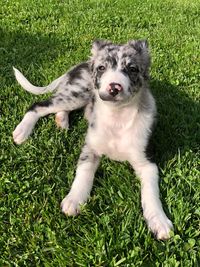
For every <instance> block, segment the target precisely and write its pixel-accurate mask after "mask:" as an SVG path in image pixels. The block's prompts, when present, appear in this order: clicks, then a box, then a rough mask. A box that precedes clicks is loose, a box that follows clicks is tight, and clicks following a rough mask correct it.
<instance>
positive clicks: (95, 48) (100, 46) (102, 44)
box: [91, 40, 112, 56]
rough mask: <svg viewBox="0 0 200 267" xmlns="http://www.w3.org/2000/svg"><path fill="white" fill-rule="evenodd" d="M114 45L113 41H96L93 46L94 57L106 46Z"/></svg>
mask: <svg viewBox="0 0 200 267" xmlns="http://www.w3.org/2000/svg"><path fill="white" fill-rule="evenodd" d="M110 44H112V42H111V41H106V40H95V41H94V42H93V44H92V49H91V52H92V55H93V56H95V55H96V54H97V52H98V51H99V50H101V49H103V48H104V47H105V46H107V45H110Z"/></svg>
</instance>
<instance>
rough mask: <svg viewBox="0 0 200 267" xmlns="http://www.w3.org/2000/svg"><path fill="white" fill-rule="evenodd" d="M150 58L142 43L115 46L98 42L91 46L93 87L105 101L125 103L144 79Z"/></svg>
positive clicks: (144, 44)
mask: <svg viewBox="0 0 200 267" xmlns="http://www.w3.org/2000/svg"><path fill="white" fill-rule="evenodd" d="M149 66H150V55H149V51H148V45H147V42H146V41H143V40H138V41H130V42H128V43H127V44H125V45H115V44H113V43H111V42H109V41H102V40H98V41H95V42H94V43H93V46H92V56H91V69H92V74H93V80H94V86H95V88H96V89H97V90H98V93H99V97H100V98H101V99H102V100H105V101H112V102H119V101H120V102H121V101H126V100H129V99H130V98H131V97H134V96H135V94H136V93H137V92H138V91H139V90H140V88H142V87H143V86H144V83H145V82H146V81H147V80H148V76H149V75H148V74H149Z"/></svg>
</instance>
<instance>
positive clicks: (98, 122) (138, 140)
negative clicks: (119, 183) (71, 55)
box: [13, 40, 172, 239]
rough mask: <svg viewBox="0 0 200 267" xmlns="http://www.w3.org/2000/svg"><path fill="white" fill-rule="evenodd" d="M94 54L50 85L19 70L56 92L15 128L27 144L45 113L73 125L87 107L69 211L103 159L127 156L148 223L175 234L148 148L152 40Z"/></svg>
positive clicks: (100, 44) (103, 45) (98, 45)
mask: <svg viewBox="0 0 200 267" xmlns="http://www.w3.org/2000/svg"><path fill="white" fill-rule="evenodd" d="M91 52H92V55H91V58H90V59H89V60H88V61H87V62H84V63H81V64H79V65H77V66H75V67H74V68H72V69H71V70H70V71H69V72H68V73H66V74H64V75H62V76H61V77H59V78H58V79H56V80H55V81H53V82H52V83H51V84H49V85H48V86H46V87H37V86H34V85H32V84H31V83H30V82H29V81H28V80H27V79H26V78H25V77H24V76H23V75H22V73H21V72H19V71H18V70H17V69H15V68H14V71H15V76H16V79H17V80H18V82H19V83H20V84H21V85H22V87H23V88H24V89H26V90H27V91H29V92H32V93H34V94H44V93H46V92H53V96H52V97H51V98H50V99H48V100H45V101H43V102H39V103H36V104H34V105H33V106H32V107H31V108H30V109H29V110H28V112H27V113H26V114H25V116H24V118H23V120H22V121H21V122H20V123H19V125H18V126H17V127H16V129H15V130H14V132H13V138H14V141H15V143H17V144H21V143H22V142H24V141H25V140H26V139H27V138H28V136H29V135H30V134H31V132H32V130H33V128H34V126H35V124H36V122H37V121H38V119H39V118H40V117H43V116H46V115H48V114H50V113H55V114H56V123H57V125H58V126H60V127H61V128H65V129H67V128H68V114H69V112H70V111H72V110H74V109H78V108H82V107H85V116H86V118H87V120H88V131H87V134H86V138H85V144H84V146H83V148H82V152H81V155H80V158H79V161H78V166H77V170H76V176H75V179H74V182H73V184H72V187H71V190H70V192H69V193H68V195H67V196H66V197H65V198H64V199H63V201H62V203H61V207H62V211H63V212H64V213H65V214H67V215H76V214H78V213H79V211H80V205H81V204H83V203H85V202H86V201H87V199H88V197H89V195H90V191H91V189H92V184H93V179H94V174H95V171H96V169H97V167H98V164H99V160H100V157H101V156H102V155H107V156H108V157H110V158H111V159H114V160H118V161H124V160H127V161H129V162H130V164H131V165H132V166H133V168H134V170H135V172H136V174H137V175H138V176H139V177H140V180H141V201H142V208H143V214H144V217H145V219H146V221H147V224H148V227H149V228H150V229H151V231H152V232H153V233H154V234H155V235H156V236H157V238H158V239H167V238H169V236H170V229H172V223H171V221H170V220H169V219H168V218H167V216H166V215H165V213H164V211H163V208H162V204H161V201H160V199H159V188H158V168H157V166H156V164H154V163H152V162H150V161H149V160H148V158H147V156H146V154H145V150H146V147H147V144H148V141H149V137H150V135H151V131H152V126H153V124H154V121H155V115H156V105H155V101H154V98H153V96H152V94H151V92H150V90H149V67H150V55H149V51H148V46H147V42H146V41H141V40H138V41H130V42H128V43H127V44H124V45H116V44H113V43H111V42H109V41H95V42H94V43H93V46H92V51H91Z"/></svg>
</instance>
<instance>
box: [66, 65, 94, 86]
mask: <svg viewBox="0 0 200 267" xmlns="http://www.w3.org/2000/svg"><path fill="white" fill-rule="evenodd" d="M83 69H85V70H87V71H89V69H90V67H89V63H88V62H84V63H81V64H79V65H77V66H76V67H75V68H73V69H72V70H70V71H69V72H68V77H69V80H68V82H69V83H70V84H71V83H73V81H74V80H75V79H81V71H82V70H83Z"/></svg>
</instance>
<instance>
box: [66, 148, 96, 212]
mask: <svg viewBox="0 0 200 267" xmlns="http://www.w3.org/2000/svg"><path fill="white" fill-rule="evenodd" d="M98 164H99V157H98V156H97V155H95V154H94V153H93V152H92V150H91V149H90V148H89V147H88V146H87V144H86V145H84V147H83V149H82V152H81V155H80V158H79V161H78V166H77V170H76V177H75V179H74V182H73V184H72V187H71V190H70V192H69V194H68V195H67V196H66V197H65V198H64V199H63V201H62V203H61V208H62V211H63V212H64V213H65V214H66V215H69V216H73V215H77V214H78V213H79V212H80V205H81V204H83V203H85V202H86V201H87V199H88V197H89V195H90V191H91V189H92V185H93V180H94V174H95V171H96V169H97V167H98Z"/></svg>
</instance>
